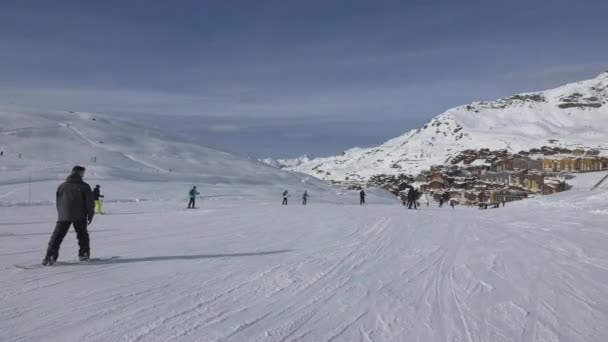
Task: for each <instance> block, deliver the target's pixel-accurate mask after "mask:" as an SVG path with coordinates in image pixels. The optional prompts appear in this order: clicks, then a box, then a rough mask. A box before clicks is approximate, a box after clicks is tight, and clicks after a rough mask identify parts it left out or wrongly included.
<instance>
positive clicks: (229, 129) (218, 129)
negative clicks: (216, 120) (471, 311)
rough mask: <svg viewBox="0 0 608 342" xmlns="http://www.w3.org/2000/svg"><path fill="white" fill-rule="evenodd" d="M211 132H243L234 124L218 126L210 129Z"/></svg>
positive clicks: (212, 126)
mask: <svg viewBox="0 0 608 342" xmlns="http://www.w3.org/2000/svg"><path fill="white" fill-rule="evenodd" d="M208 129H209V130H210V131H214V132H220V133H221V132H224V133H234V132H238V131H240V130H241V127H239V126H237V125H233V124H216V125H211V126H209V127H208Z"/></svg>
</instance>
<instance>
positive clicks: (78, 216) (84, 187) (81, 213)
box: [57, 175, 95, 221]
mask: <svg viewBox="0 0 608 342" xmlns="http://www.w3.org/2000/svg"><path fill="white" fill-rule="evenodd" d="M57 214H58V218H57V221H85V220H91V219H93V215H95V202H94V200H93V191H91V187H90V186H89V184H87V183H85V182H84V181H83V180H82V178H81V177H79V176H78V175H70V176H69V177H68V179H67V180H66V181H65V183H63V184H61V185H60V186H59V188H58V189H57Z"/></svg>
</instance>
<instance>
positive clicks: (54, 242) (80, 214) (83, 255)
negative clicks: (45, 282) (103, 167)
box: [42, 166, 95, 266]
mask: <svg viewBox="0 0 608 342" xmlns="http://www.w3.org/2000/svg"><path fill="white" fill-rule="evenodd" d="M84 171H85V168H84V167H82V166H74V168H73V169H72V174H70V176H68V178H67V180H66V181H65V182H64V183H63V184H61V185H60V186H59V188H58V189H57V216H58V218H57V224H56V225H55V230H54V231H53V235H52V236H51V239H50V241H49V245H48V249H47V252H46V256H45V257H44V260H43V261H42V265H44V266H46V265H52V264H53V263H55V261H56V260H57V258H58V257H59V247H61V242H63V239H64V238H65V235H66V234H67V233H68V230H69V229H70V226H71V225H72V224H73V225H74V230H76V237H77V238H78V246H79V247H80V249H79V251H78V257H79V259H80V260H81V261H86V260H89V257H90V255H91V249H90V245H89V232H88V231H87V224H91V222H92V221H93V216H94V215H95V204H94V201H93V191H91V187H90V186H89V184H87V183H85V182H84V181H83V180H82V178H83V177H84Z"/></svg>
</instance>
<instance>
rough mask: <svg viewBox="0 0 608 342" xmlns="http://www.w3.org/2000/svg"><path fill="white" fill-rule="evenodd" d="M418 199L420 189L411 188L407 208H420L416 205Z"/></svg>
mask: <svg viewBox="0 0 608 342" xmlns="http://www.w3.org/2000/svg"><path fill="white" fill-rule="evenodd" d="M417 200H418V190H416V189H415V188H410V191H409V192H408V193H407V204H408V205H407V208H408V209H412V206H413V207H414V209H418V208H417V206H416V204H417V203H416V201H417Z"/></svg>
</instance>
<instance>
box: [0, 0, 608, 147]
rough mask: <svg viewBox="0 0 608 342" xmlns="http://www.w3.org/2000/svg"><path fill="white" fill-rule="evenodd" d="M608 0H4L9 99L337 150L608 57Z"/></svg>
mask: <svg viewBox="0 0 608 342" xmlns="http://www.w3.org/2000/svg"><path fill="white" fill-rule="evenodd" d="M606 13H608V2H606V1H593V0H591V1H564V0H551V1H549V0H536V1H521V0H512V1H466V0H465V1H357V0H353V1H329V0H327V1H317V0H308V1H288V0H282V1H278V0H277V1H262V0H260V1H231V0H223V1H204V0H200V1H179V0H177V1H112V0H110V1H67V0H64V1H62V0H58V1H28V0H19V1H17V0H15V1H2V2H0V75H1V77H0V103H15V104H21V105H28V106H36V107H43V108H51V109H66V110H83V111H84V110H86V111H103V112H109V113H113V114H115V115H117V116H121V117H126V118H131V119H134V120H138V121H144V122H147V123H149V124H152V125H157V126H159V127H163V128H165V129H170V130H173V131H176V132H180V133H183V134H186V135H188V136H189V137H190V138H191V139H195V140H197V141H200V142H202V143H205V144H208V145H211V146H215V147H220V148H222V149H225V150H230V151H235V152H238V153H241V154H244V155H249V156H254V157H262V156H272V157H279V156H296V155H299V154H301V153H309V154H312V155H331V154H335V153H339V152H341V151H342V150H344V149H346V148H349V147H353V146H368V145H373V144H378V143H381V142H383V141H385V140H387V139H389V138H391V137H394V136H396V135H398V134H401V133H403V132H405V131H407V130H409V129H411V128H416V127H417V126H419V125H421V124H422V123H424V122H425V121H427V120H428V119H430V118H432V117H433V116H435V115H437V114H439V113H440V112H442V111H444V110H445V109H448V108H450V107H453V106H456V105H459V104H464V103H468V102H471V101H474V100H478V99H492V98H496V97H501V96H506V95H510V94H512V93H517V92H523V91H531V90H540V89H544V88H550V87H554V86H558V85H560V84H562V83H566V82H570V81H576V80H579V79H584V78H590V77H594V76H595V75H597V74H599V73H600V72H601V71H603V70H606V69H608V44H607V43H606V42H607V38H606V37H608V25H606Z"/></svg>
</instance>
